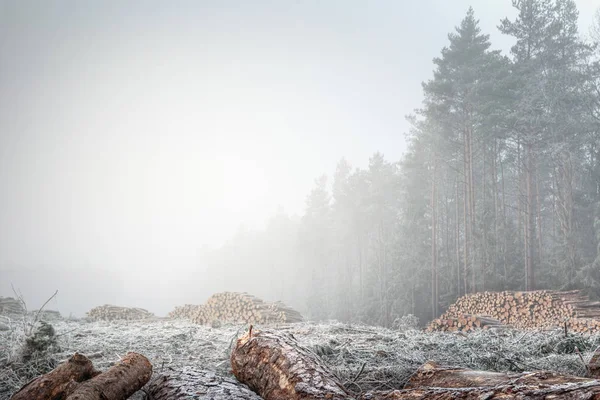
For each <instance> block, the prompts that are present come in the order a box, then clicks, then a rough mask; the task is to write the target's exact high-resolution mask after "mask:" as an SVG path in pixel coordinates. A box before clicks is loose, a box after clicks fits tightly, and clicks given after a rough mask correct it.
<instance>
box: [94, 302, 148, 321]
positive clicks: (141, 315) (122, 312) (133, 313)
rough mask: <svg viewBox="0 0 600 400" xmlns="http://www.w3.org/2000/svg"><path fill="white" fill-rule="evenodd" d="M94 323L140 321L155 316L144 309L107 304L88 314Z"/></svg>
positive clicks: (95, 308)
mask: <svg viewBox="0 0 600 400" xmlns="http://www.w3.org/2000/svg"><path fill="white" fill-rule="evenodd" d="M87 316H88V318H89V319H91V320H93V321H117V320H139V319H148V318H152V317H154V314H152V313H151V312H149V311H148V310H144V309H143V308H134V307H119V306H112V305H109V304H105V305H103V306H98V307H94V308H92V309H91V310H90V311H88V312H87Z"/></svg>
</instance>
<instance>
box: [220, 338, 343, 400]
mask: <svg viewBox="0 0 600 400" xmlns="http://www.w3.org/2000/svg"><path fill="white" fill-rule="evenodd" d="M231 367H232V370H233V374H234V375H235V376H236V378H237V379H238V380H239V381H240V382H242V383H244V384H246V385H248V386H249V387H250V389H252V390H254V391H255V392H256V393H258V394H259V395H260V396H261V397H262V398H263V399H265V400H284V399H287V400H313V399H330V400H341V399H348V398H350V397H349V396H348V394H347V392H346V391H345V390H344V387H343V385H342V384H341V383H340V382H339V380H338V379H337V378H336V376H335V375H334V374H333V372H331V371H330V370H329V368H328V367H327V366H326V365H325V364H324V363H323V362H322V361H321V360H320V359H319V358H318V356H317V355H316V354H314V353H313V352H311V351H310V350H308V349H306V348H304V347H302V346H301V345H300V344H299V343H298V342H297V341H296V339H295V338H294V336H293V335H291V334H288V333H275V332H273V331H267V330H265V331H260V332H257V331H256V330H255V331H252V328H251V329H250V331H249V332H248V333H246V334H244V335H243V336H242V337H241V338H239V339H238V340H237V343H236V346H235V348H234V349H233V351H232V352H231Z"/></svg>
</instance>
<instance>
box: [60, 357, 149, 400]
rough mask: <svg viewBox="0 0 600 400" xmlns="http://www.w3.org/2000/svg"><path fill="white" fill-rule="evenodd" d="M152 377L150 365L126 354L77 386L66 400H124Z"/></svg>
mask: <svg viewBox="0 0 600 400" xmlns="http://www.w3.org/2000/svg"><path fill="white" fill-rule="evenodd" d="M151 376H152V364H150V361H148V359H147V358H146V357H144V356H143V355H141V354H138V353H127V355H126V356H125V357H123V359H122V360H121V361H120V362H119V363H118V364H117V365H114V366H112V367H111V368H109V369H108V370H107V371H106V372H103V373H101V374H99V375H97V376H95V377H94V378H92V379H90V380H89V381H85V382H83V383H81V384H79V385H78V386H77V387H76V389H75V390H74V391H73V392H71V393H70V394H69V396H68V397H67V400H125V399H128V398H129V396H131V395H132V394H134V393H135V392H137V391H138V390H140V389H141V388H142V387H143V386H144V385H145V384H146V383H147V382H148V381H149V380H150V377H151Z"/></svg>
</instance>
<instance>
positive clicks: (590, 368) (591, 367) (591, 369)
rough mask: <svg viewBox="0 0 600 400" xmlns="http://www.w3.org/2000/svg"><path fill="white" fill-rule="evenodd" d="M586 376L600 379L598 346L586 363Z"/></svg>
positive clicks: (599, 350) (599, 348)
mask: <svg viewBox="0 0 600 400" xmlns="http://www.w3.org/2000/svg"><path fill="white" fill-rule="evenodd" d="M587 372H588V376H590V377H591V378H594V379H600V347H598V348H597V349H596V350H595V351H594V354H592V358H590V361H589V362H588V365H587Z"/></svg>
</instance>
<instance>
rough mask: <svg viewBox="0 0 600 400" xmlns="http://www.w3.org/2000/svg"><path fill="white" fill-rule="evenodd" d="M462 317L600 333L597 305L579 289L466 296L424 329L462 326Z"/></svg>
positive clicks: (599, 309) (486, 293)
mask: <svg viewBox="0 0 600 400" xmlns="http://www.w3.org/2000/svg"><path fill="white" fill-rule="evenodd" d="M465 316H475V318H476V319H490V318H491V319H492V320H496V321H498V323H499V324H501V325H510V326H513V327H515V328H518V329H550V328H555V327H564V326H565V325H566V328H567V329H568V330H569V331H574V332H579V333H598V332H600V320H599V319H597V318H600V302H597V301H590V300H589V299H588V298H587V296H584V295H582V294H581V293H580V292H579V291H578V290H572V291H568V292H558V291H547V290H538V291H531V292H508V291H505V292H480V293H473V294H468V295H465V296H463V297H461V298H459V299H458V300H457V301H456V303H454V304H452V305H451V306H450V307H449V308H448V311H447V312H446V313H445V314H443V315H442V316H441V317H440V318H438V319H436V320H434V321H432V323H430V325H429V326H428V328H427V329H428V330H429V331H434V330H436V331H439V330H451V329H449V328H454V327H457V328H458V325H454V322H455V320H458V322H459V323H460V325H461V326H463V325H464V324H462V323H461V322H462V321H461V319H464V318H465ZM440 321H445V322H442V323H440ZM448 321H451V322H448ZM467 330H470V328H469V329H467Z"/></svg>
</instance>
